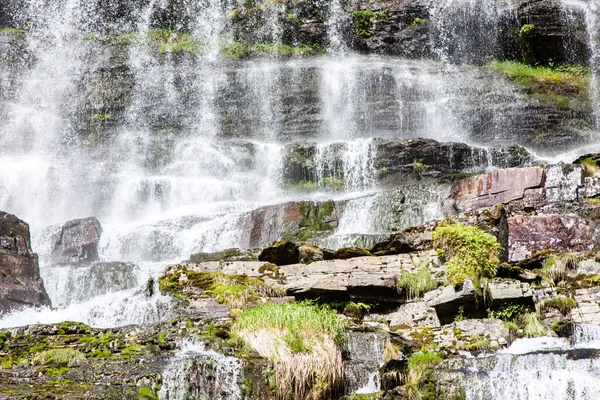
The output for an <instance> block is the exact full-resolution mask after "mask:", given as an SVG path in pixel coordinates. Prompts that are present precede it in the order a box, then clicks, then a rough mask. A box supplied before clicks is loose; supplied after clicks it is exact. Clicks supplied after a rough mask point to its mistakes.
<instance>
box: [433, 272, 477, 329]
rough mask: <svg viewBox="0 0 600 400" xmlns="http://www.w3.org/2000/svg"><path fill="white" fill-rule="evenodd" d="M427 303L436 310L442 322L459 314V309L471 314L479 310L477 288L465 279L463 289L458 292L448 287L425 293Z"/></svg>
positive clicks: (450, 286) (452, 287)
mask: <svg viewBox="0 0 600 400" xmlns="http://www.w3.org/2000/svg"><path fill="white" fill-rule="evenodd" d="M425 303H426V304H427V306H429V307H433V308H435V311H436V313H437V315H438V317H439V319H440V320H442V321H443V320H447V319H448V318H449V317H453V316H455V315H457V314H458V312H459V309H462V310H463V311H464V312H469V311H472V310H475V309H477V299H476V294H475V287H474V286H473V282H471V280H470V279H465V281H464V283H463V286H462V288H460V289H459V290H456V289H455V288H454V286H452V285H448V286H444V287H441V288H438V289H436V290H433V291H431V292H427V293H425Z"/></svg>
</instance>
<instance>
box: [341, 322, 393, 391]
mask: <svg viewBox="0 0 600 400" xmlns="http://www.w3.org/2000/svg"><path fill="white" fill-rule="evenodd" d="M386 344H387V338H386V337H385V336H384V335H380V334H377V333H351V334H350V336H349V345H348V351H349V354H350V355H349V357H350V362H351V363H352V364H353V365H352V366H351V367H349V368H348V369H347V370H348V372H349V374H350V382H352V384H351V386H354V387H351V392H352V393H354V394H371V393H377V392H379V391H380V390H381V377H380V376H379V369H380V368H381V367H382V366H383V364H384V363H385V362H384V355H383V354H384V352H385V347H386Z"/></svg>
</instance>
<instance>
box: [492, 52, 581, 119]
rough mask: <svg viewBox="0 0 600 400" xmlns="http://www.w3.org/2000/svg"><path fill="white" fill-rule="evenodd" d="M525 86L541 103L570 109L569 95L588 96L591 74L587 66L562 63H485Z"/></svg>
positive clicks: (493, 69)
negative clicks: (548, 65)
mask: <svg viewBox="0 0 600 400" xmlns="http://www.w3.org/2000/svg"><path fill="white" fill-rule="evenodd" d="M486 68H488V69H491V70H492V71H496V72H501V73H504V74H506V75H508V77H509V78H511V79H513V80H515V81H516V82H518V83H520V84H522V85H523V86H525V88H526V89H527V91H528V92H529V93H530V94H531V95H532V96H533V97H534V98H536V99H538V100H539V101H540V102H542V103H554V104H556V106H557V107H558V108H559V109H568V108H569V97H579V98H582V99H587V98H588V97H589V93H588V90H589V80H590V73H589V69H588V68H587V67H581V66H574V65H566V66H565V65H563V66H557V67H543V66H531V65H526V64H523V63H520V62H516V61H492V62H490V63H488V64H487V65H486Z"/></svg>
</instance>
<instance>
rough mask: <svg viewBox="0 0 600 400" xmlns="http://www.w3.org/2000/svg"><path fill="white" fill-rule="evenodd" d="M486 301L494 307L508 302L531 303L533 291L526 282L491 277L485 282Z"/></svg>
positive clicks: (504, 305) (503, 305) (505, 304)
mask: <svg viewBox="0 0 600 400" xmlns="http://www.w3.org/2000/svg"><path fill="white" fill-rule="evenodd" d="M486 289H487V293H488V303H489V304H490V305H491V306H493V307H496V308H500V307H506V306H507V305H509V304H527V305H532V304H533V291H532V290H531V288H530V286H529V284H528V283H526V282H520V281H518V280H514V279H491V280H490V281H489V282H488V284H487V288H486Z"/></svg>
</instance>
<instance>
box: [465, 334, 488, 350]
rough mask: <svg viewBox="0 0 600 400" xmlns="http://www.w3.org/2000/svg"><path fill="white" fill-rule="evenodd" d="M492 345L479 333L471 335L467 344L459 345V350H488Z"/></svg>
mask: <svg viewBox="0 0 600 400" xmlns="http://www.w3.org/2000/svg"><path fill="white" fill-rule="evenodd" d="M492 347H493V346H492V345H491V344H490V342H489V341H488V340H487V339H486V338H485V337H483V336H481V335H473V336H471V338H470V339H469V344H467V345H464V346H461V347H459V349H460V350H467V351H476V350H488V349H491V348H492Z"/></svg>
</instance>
